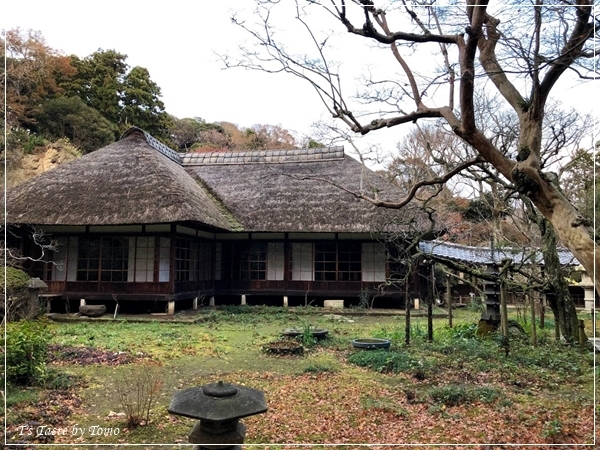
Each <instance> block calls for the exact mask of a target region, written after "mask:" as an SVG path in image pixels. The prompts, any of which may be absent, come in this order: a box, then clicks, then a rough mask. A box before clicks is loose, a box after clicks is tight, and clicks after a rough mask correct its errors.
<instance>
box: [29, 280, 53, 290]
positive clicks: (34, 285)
mask: <svg viewBox="0 0 600 450" xmlns="http://www.w3.org/2000/svg"><path fill="white" fill-rule="evenodd" d="M27 287H28V288H29V289H46V288H47V287H48V285H47V284H46V283H44V282H43V281H42V280H40V279H39V278H31V279H30V280H29V281H28V282H27Z"/></svg>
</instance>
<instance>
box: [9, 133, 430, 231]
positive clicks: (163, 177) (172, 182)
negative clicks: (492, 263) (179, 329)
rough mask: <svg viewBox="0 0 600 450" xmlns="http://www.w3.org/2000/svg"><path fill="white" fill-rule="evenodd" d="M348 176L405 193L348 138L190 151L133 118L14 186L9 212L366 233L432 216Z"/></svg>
mask: <svg viewBox="0 0 600 450" xmlns="http://www.w3.org/2000/svg"><path fill="white" fill-rule="evenodd" d="M339 186H342V187H343V188H345V189H347V190H349V191H352V192H361V190H362V192H370V193H371V195H377V196H379V197H380V198H382V199H396V200H397V199H399V198H401V197H402V193H401V192H400V191H399V190H398V188H397V187H396V186H394V185H391V184H389V183H387V182H386V181H385V180H384V179H383V178H381V177H380V176H378V175H377V174H375V173H374V172H372V171H370V170H368V169H366V168H365V167H363V166H362V165H361V164H360V163H359V162H358V161H356V160H354V159H352V158H350V157H348V156H347V155H345V154H344V152H343V148H341V147H333V148H325V149H303V150H272V151H264V152H218V154H217V155H213V154H212V153H202V154H185V155H181V154H178V153H177V152H175V151H173V150H171V149H169V148H168V147H166V146H164V145H163V144H161V143H160V142H158V141H156V140H155V139H154V138H152V136H150V135H148V134H147V133H144V132H143V131H142V130H139V129H137V128H134V129H131V130H129V131H127V132H126V133H125V135H124V136H123V138H122V139H121V140H120V141H119V142H116V143H114V144H111V145H109V146H107V147H104V148H102V149H99V150H96V151H95V152H92V153H90V154H88V155H85V156H83V157H82V158H80V159H78V160H76V161H73V162H71V163H67V164H64V165H62V166H59V167H57V168H55V169H53V170H51V171H48V172H46V173H44V174H42V175H40V176H38V177H35V178H32V179H31V180H28V181H27V182H25V183H23V184H21V185H19V186H17V187H15V188H13V189H11V190H9V191H8V194H7V205H8V207H7V215H8V216H7V221H8V222H11V223H28V224H35V225H84V224H85V225H116V224H143V223H167V222H179V221H193V222H197V223H202V224H205V225H208V226H209V227H213V228H217V229H221V230H227V231H257V232H259V231H264V232H350V233H354V232H362V233H365V232H378V231H384V230H386V229H387V230H390V228H391V229H395V230H397V229H398V227H399V226H400V227H401V228H406V227H409V228H412V227H413V226H415V223H412V224H409V222H410V221H413V222H415V220H416V227H417V228H422V227H423V226H424V220H423V215H422V214H419V213H418V211H416V209H414V208H411V207H408V208H404V209H402V210H398V211H395V210H385V209H382V208H376V207H374V206H372V205H371V204H370V203H368V202H366V201H364V200H359V199H357V198H356V197H355V196H353V195H352V194H350V193H348V192H345V191H344V190H342V189H340V188H339ZM391 222H393V223H394V225H393V226H392V227H390V226H389V224H390V223H391ZM399 223H401V225H398V224H399Z"/></svg>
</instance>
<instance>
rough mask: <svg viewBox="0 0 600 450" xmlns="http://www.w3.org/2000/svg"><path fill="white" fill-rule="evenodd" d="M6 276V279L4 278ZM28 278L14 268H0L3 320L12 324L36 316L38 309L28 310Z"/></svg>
mask: <svg viewBox="0 0 600 450" xmlns="http://www.w3.org/2000/svg"><path fill="white" fill-rule="evenodd" d="M5 275H6V277H5ZM29 280H30V278H29V275H27V274H26V273H25V272H23V271H22V270H20V269H15V268H14V267H1V268H0V286H2V289H3V290H4V291H3V294H4V298H5V299H6V302H5V303H4V319H5V320H6V321H7V322H14V321H17V320H20V319H33V318H35V316H37V314H38V312H39V311H38V309H37V308H34V309H32V310H30V307H29V292H28V289H27V288H26V286H27V283H28V282H29Z"/></svg>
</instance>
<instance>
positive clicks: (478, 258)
mask: <svg viewBox="0 0 600 450" xmlns="http://www.w3.org/2000/svg"><path fill="white" fill-rule="evenodd" d="M419 249H420V250H421V251H422V252H423V253H424V254H426V255H433V256H437V257H440V258H445V259H450V260H453V261H459V262H463V263H468V264H492V263H500V262H501V261H502V260H504V259H510V260H512V261H514V262H515V263H517V264H528V263H531V262H533V261H535V262H537V263H538V264H544V259H543V257H542V255H541V253H540V252H539V251H533V250H532V251H526V250H524V249H523V248H510V247H496V248H494V252H493V254H492V251H491V247H470V246H468V245H460V244H454V243H450V242H442V241H422V242H420V243H419ZM557 251H558V258H559V262H560V264H561V265H563V266H567V265H568V266H577V265H579V261H577V259H576V258H575V257H574V256H573V254H572V253H571V252H570V251H569V250H567V249H565V248H559V249H557Z"/></svg>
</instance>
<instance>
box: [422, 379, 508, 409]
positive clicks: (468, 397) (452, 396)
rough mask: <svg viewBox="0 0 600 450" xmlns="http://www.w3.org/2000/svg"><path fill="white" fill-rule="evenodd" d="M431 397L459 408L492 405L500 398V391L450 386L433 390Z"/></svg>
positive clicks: (458, 385)
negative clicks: (477, 403) (470, 405)
mask: <svg viewBox="0 0 600 450" xmlns="http://www.w3.org/2000/svg"><path fill="white" fill-rule="evenodd" d="M429 396H430V397H431V399H432V400H434V401H435V402H438V403H443V404H444V405H446V406H459V405H464V404H468V403H474V402H477V401H479V402H483V403H491V402H493V401H494V400H496V399H497V398H498V397H499V396H500V390H499V389H497V388H493V387H486V386H484V387H480V386H465V385H462V384H448V385H446V386H439V387H434V388H431V389H430V391H429Z"/></svg>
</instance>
